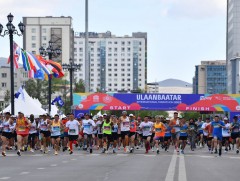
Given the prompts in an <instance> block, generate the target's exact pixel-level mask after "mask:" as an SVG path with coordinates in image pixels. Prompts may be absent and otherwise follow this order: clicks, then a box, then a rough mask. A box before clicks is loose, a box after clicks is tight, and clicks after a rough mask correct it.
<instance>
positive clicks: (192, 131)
mask: <svg viewBox="0 0 240 181" xmlns="http://www.w3.org/2000/svg"><path fill="white" fill-rule="evenodd" d="M196 136H197V125H196V124H195V123H194V120H193V118H191V119H189V125H188V138H189V142H190V148H191V151H194V149H195V148H196V143H195V142H196Z"/></svg>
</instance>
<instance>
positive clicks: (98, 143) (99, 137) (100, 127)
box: [96, 115, 103, 149]
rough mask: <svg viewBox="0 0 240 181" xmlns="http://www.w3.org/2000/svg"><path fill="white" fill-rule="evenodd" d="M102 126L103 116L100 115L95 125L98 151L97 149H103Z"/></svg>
mask: <svg viewBox="0 0 240 181" xmlns="http://www.w3.org/2000/svg"><path fill="white" fill-rule="evenodd" d="M102 124H103V115H100V116H99V118H98V121H97V123H96V125H97V137H98V140H97V149H99V148H101V149H102V148H103V145H102V138H103V133H102Z"/></svg>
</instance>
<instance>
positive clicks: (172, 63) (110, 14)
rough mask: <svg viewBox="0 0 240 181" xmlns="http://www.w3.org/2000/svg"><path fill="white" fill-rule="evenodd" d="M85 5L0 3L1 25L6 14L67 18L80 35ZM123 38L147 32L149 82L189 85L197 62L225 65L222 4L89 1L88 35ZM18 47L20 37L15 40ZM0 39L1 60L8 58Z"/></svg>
mask: <svg viewBox="0 0 240 181" xmlns="http://www.w3.org/2000/svg"><path fill="white" fill-rule="evenodd" d="M84 3H85V0H41V1H37V0H34V1H33V0H21V1H16V0H0V7H1V11H0V23H1V24H3V25H4V27H5V24H6V23H7V18H6V16H7V15H8V14H9V13H10V12H11V13H12V14H13V15H14V16H15V18H14V21H13V23H14V24H15V26H17V24H18V23H19V21H20V20H22V17H23V16H71V17H72V18H73V28H74V31H80V32H82V31H84V30H85V26H84V10H85V9H84V8H85V7H84V6H85V4H84ZM108 30H109V31H111V32H112V34H115V35H118V36H122V35H131V34H132V32H138V31H142V32H147V33H148V82H152V81H155V80H157V81H160V80H164V79H168V78H177V79H181V80H184V81H187V82H190V83H191V82H192V78H193V76H194V69H195V65H197V64H200V62H201V61H202V60H225V57H226V0H89V31H94V32H106V31H108ZM14 38H15V40H16V42H17V43H18V44H19V45H21V46H22V38H18V37H16V36H15V37H14ZM8 55H9V40H8V37H4V38H2V37H0V57H8Z"/></svg>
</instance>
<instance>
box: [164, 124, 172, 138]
mask: <svg viewBox="0 0 240 181" xmlns="http://www.w3.org/2000/svg"><path fill="white" fill-rule="evenodd" d="M165 127H166V130H165V135H164V136H165V137H171V136H172V133H171V129H172V128H171V127H170V126H169V125H168V124H167V123H166V124H165Z"/></svg>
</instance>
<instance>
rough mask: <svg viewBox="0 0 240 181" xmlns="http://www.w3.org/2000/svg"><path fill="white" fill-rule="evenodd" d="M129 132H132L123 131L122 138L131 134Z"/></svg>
mask: <svg viewBox="0 0 240 181" xmlns="http://www.w3.org/2000/svg"><path fill="white" fill-rule="evenodd" d="M129 133H130V131H121V137H122V139H124V138H125V136H126V135H127V136H129Z"/></svg>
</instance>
